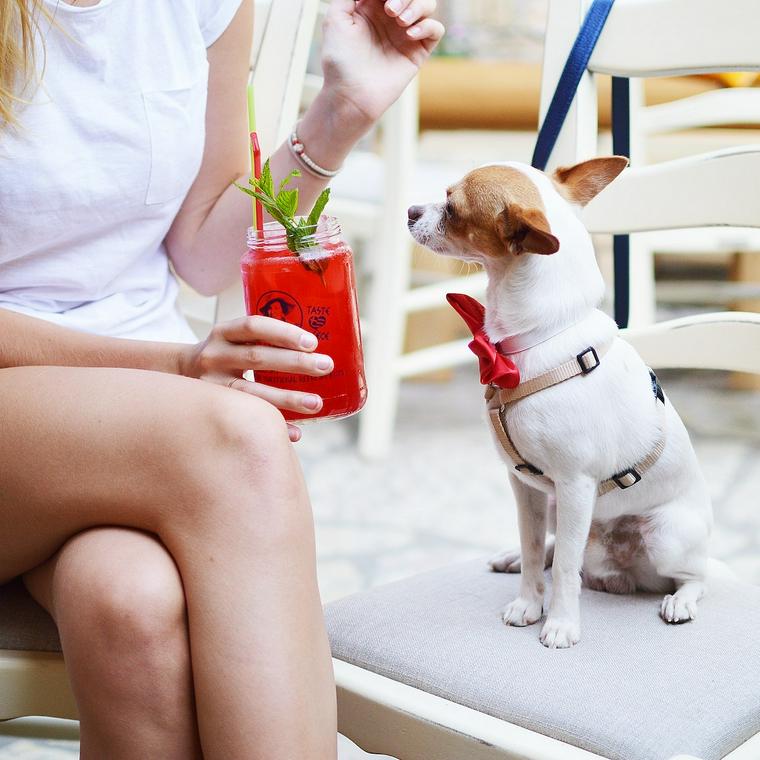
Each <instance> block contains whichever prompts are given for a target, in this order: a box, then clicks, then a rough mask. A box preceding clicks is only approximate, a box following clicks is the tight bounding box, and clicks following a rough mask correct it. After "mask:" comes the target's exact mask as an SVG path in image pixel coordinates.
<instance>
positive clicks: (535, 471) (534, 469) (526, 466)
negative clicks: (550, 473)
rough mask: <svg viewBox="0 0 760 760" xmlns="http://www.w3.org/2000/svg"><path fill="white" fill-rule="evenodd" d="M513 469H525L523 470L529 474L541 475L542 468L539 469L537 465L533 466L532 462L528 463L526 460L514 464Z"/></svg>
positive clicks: (519, 470)
mask: <svg viewBox="0 0 760 760" xmlns="http://www.w3.org/2000/svg"><path fill="white" fill-rule="evenodd" d="M515 469H516V470H517V471H518V472H522V471H523V470H525V472H529V473H530V474H531V475H543V474H544V473H543V470H539V469H538V467H534V466H533V465H532V464H528V463H527V462H523V463H522V464H516V465H515Z"/></svg>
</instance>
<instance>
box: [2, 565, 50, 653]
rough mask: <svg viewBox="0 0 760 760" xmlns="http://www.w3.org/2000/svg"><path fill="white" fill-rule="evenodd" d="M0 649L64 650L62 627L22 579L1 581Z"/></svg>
mask: <svg viewBox="0 0 760 760" xmlns="http://www.w3.org/2000/svg"><path fill="white" fill-rule="evenodd" d="M0 649H22V650H25V651H35V652H60V651H61V642H60V640H59V638H58V629H57V628H56V627H55V623H54V622H53V619H52V618H51V617H50V615H48V614H47V612H46V611H45V610H44V609H42V607H40V605H39V604H37V602H35V601H34V599H32V597H31V596H29V593H28V592H27V590H26V589H25V588H24V585H23V584H22V583H21V581H20V580H15V581H13V582H11V583H6V584H5V585H0Z"/></svg>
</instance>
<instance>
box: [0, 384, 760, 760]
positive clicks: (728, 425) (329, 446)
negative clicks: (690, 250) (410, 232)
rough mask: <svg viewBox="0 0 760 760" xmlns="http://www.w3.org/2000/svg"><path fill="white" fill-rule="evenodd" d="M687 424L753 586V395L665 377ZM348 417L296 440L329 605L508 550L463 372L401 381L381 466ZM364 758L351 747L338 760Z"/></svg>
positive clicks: (18, 745) (510, 532) (500, 484)
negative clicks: (365, 452) (366, 455)
mask: <svg viewBox="0 0 760 760" xmlns="http://www.w3.org/2000/svg"><path fill="white" fill-rule="evenodd" d="M661 379H662V381H663V385H664V387H665V389H666V391H667V393H668V394H669V396H670V398H671V400H672V401H673V403H674V404H675V405H676V406H677V407H678V408H679V410H680V411H681V413H682V415H683V417H684V419H685V420H686V422H687V424H688V426H689V428H690V430H691V431H692V437H693V440H694V444H695V446H696V449H697V453H698V455H699V458H700V461H701V463H702V467H703V468H704V471H705V474H706V477H707V480H708V484H709V488H710V492H711V494H712V498H713V503H714V508H715V517H716V521H715V522H716V525H715V533H714V540H713V554H714V555H715V556H716V557H719V558H721V559H724V560H725V561H727V562H728V563H729V564H730V565H731V566H732V567H733V568H735V570H736V571H737V572H739V573H740V574H741V575H742V576H744V577H745V578H747V579H750V580H753V581H754V582H757V583H760V509H759V508H758V493H760V394H753V393H742V394H740V393H734V392H732V393H727V392H725V387H724V386H725V378H724V377H723V376H721V375H717V374H713V373H692V374H689V375H679V374H675V373H661ZM353 426H354V425H353V422H352V421H347V422H344V423H321V424H316V425H311V426H308V427H307V429H306V431H305V432H306V435H305V437H304V441H303V442H302V443H301V444H300V445H299V451H300V454H301V457H302V461H303V465H304V469H305V471H306V477H307V480H308V482H309V485H310V490H311V494H312V499H313V504H314V513H315V518H316V524H317V541H318V552H319V574H320V584H321V588H322V593H323V596H324V598H325V600H326V601H329V600H330V599H335V598H338V597H340V596H343V595H345V594H350V593H353V592H355V591H359V590H361V589H364V588H367V587H368V586H371V585H374V584H378V583H385V582H387V581H390V580H394V579H396V578H401V577H403V576H406V575H410V574H412V573H416V572H420V571H423V570H427V569H430V568H434V567H436V566H440V565H443V564H446V563H449V562H454V561H457V560H464V559H468V558H473V557H480V556H484V555H488V554H490V553H492V552H495V551H497V550H499V549H500V548H502V547H504V546H507V545H513V544H515V543H516V540H517V538H516V536H517V534H516V523H515V515H514V508H513V503H512V495H511V493H510V491H509V487H508V485H507V481H506V473H505V471H504V468H503V466H502V465H501V463H500V462H499V460H498V458H497V455H496V453H495V451H494V449H493V448H492V446H491V443H490V441H489V438H488V435H487V430H486V428H485V423H484V422H483V420H482V406H481V391H480V387H479V385H478V383H477V380H476V378H475V375H474V373H473V371H472V370H471V369H467V370H462V371H460V372H459V373H457V375H456V376H455V378H454V380H453V381H452V382H451V383H407V384H406V385H405V386H404V388H403V392H402V396H401V405H400V409H399V422H398V433H397V436H396V441H395V444H394V447H393V451H392V452H391V455H390V457H389V458H388V460H387V461H385V462H382V463H366V462H363V461H361V460H360V459H359V458H358V457H357V455H356V452H355V449H354V447H353V445H352V441H353V432H354V431H353ZM75 756H76V747H75V746H72V745H71V744H70V743H68V744H67V743H54V744H49V743H46V744H43V743H40V742H31V741H29V740H10V741H7V740H6V741H4V740H2V739H0V758H1V759H2V760H6V759H8V760H10V759H11V758H19V759H21V758H23V760H59V759H60V760H64V759H65V758H71V757H75ZM366 757H368V756H367V755H365V754H364V753H363V752H361V751H360V750H358V749H356V748H355V747H353V746H352V745H350V744H349V743H348V742H347V741H346V742H343V743H342V745H341V760H359V758H366Z"/></svg>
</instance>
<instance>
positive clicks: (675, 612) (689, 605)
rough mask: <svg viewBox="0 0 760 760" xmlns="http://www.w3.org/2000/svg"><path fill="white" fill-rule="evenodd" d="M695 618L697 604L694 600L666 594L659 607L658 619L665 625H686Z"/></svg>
mask: <svg viewBox="0 0 760 760" xmlns="http://www.w3.org/2000/svg"><path fill="white" fill-rule="evenodd" d="M696 616H697V603H696V601H695V600H694V599H689V598H686V599H684V598H683V597H682V596H679V595H678V594H677V593H676V594H668V595H667V596H666V597H665V598H664V599H663V600H662V604H661V605H660V617H661V618H662V619H663V620H664V621H665V622H666V623H688V622H689V621H690V620H694V618H695V617H696Z"/></svg>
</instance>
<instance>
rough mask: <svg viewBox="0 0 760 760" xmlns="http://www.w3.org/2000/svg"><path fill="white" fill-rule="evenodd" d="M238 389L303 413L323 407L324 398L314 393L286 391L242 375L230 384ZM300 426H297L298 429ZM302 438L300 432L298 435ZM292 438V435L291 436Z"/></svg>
mask: <svg viewBox="0 0 760 760" xmlns="http://www.w3.org/2000/svg"><path fill="white" fill-rule="evenodd" d="M229 387H230V388H233V389H235V390H237V391H243V392H244V393H250V394H251V395H252V396H258V397H259V398H261V399H264V401H268V402H269V403H270V404H272V405H273V406H276V407H277V408H278V409H287V410H288V411H291V412H299V413H301V414H316V413H317V412H318V411H319V410H320V409H321V408H322V399H321V397H319V396H317V395H316V394H314V393H300V392H299V391H286V390H283V389H282V388H273V387H272V386H271V385H264V384H263V383H256V382H253V383H252V382H250V381H249V380H244V379H243V378H242V377H238V378H236V379H235V380H234V381H233V382H232V383H231V384H230V386H229ZM297 429H298V428H296V430H297ZM298 437H299V438H300V434H299V436H298ZM291 440H293V439H292V437H291Z"/></svg>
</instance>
